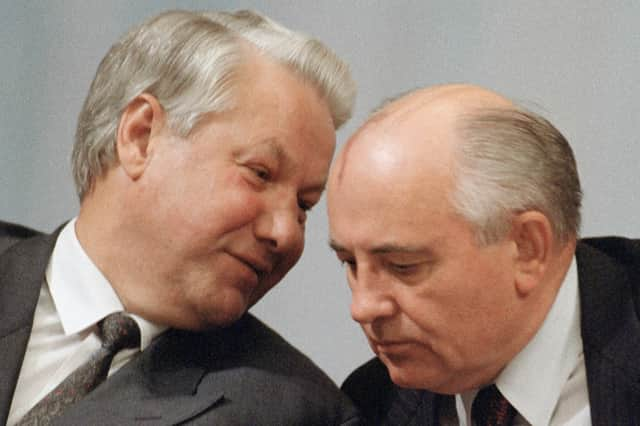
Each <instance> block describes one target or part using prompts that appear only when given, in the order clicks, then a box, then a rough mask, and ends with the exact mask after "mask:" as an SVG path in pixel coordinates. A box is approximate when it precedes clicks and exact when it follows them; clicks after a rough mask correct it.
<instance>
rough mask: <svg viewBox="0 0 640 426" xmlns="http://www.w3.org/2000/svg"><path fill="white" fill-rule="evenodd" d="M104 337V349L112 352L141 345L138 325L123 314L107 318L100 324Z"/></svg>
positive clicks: (115, 314)
mask: <svg viewBox="0 0 640 426" xmlns="http://www.w3.org/2000/svg"><path fill="white" fill-rule="evenodd" d="M98 327H99V328H100V333H101V335H102V347H104V348H105V349H107V350H108V351H110V352H118V351H119V350H121V349H124V348H134V347H136V346H138V345H140V329H139V328H138V324H136V322H135V321H134V320H133V319H132V318H131V317H128V316H127V315H125V314H124V313H122V312H116V313H114V314H111V315H109V316H107V317H106V318H105V319H103V320H102V321H100V323H99V324H98Z"/></svg>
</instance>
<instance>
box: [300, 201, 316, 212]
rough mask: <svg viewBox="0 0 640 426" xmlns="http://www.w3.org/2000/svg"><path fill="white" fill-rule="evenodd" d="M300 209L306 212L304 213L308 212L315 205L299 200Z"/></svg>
mask: <svg viewBox="0 0 640 426" xmlns="http://www.w3.org/2000/svg"><path fill="white" fill-rule="evenodd" d="M298 207H300V210H302V211H304V212H308V211H310V210H311V209H312V208H313V203H308V202H306V201H304V200H299V201H298Z"/></svg>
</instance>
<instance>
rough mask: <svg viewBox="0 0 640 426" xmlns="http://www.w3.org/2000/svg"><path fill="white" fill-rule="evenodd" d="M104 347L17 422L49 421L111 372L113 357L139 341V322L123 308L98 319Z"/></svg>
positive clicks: (27, 425)
mask: <svg viewBox="0 0 640 426" xmlns="http://www.w3.org/2000/svg"><path fill="white" fill-rule="evenodd" d="M98 329H99V330H100V334H101V338H102V347H101V348H100V349H99V350H98V351H97V352H96V353H94V354H93V355H92V357H91V359H89V361H87V362H86V363H85V364H83V365H81V366H80V367H78V369H77V370H75V371H74V372H73V373H71V374H70V375H69V376H68V377H67V378H66V379H64V380H63V381H62V383H60V384H59V385H58V386H57V387H56V388H55V389H54V390H52V391H51V392H50V393H49V394H47V396H45V397H44V398H43V399H42V400H40V402H38V403H37V404H36V405H35V406H34V407H33V408H32V409H31V410H30V411H29V412H28V413H27V414H25V416H24V417H23V418H22V419H21V420H20V421H19V422H18V423H17V425H16V426H31V425H37V426H42V425H48V424H49V423H51V422H52V421H53V419H55V418H56V417H58V416H59V415H60V414H62V412H63V411H64V409H65V408H67V407H68V406H70V405H71V404H73V403H75V402H76V401H78V400H80V399H81V398H82V397H84V396H85V395H87V394H88V393H89V392H91V391H92V390H93V389H95V388H96V387H97V386H98V385H99V384H100V383H102V382H103V381H104V380H105V379H106V378H107V375H108V373H109V368H110V366H111V361H113V357H114V356H115V355H116V353H118V352H119V351H120V350H121V349H124V348H133V347H136V346H138V345H140V330H139V328H138V325H137V324H136V322H135V321H134V320H133V319H132V318H130V317H128V316H126V315H125V314H123V313H122V312H119V313H115V314H111V315H109V316H108V317H106V318H105V319H104V320H102V321H100V323H98Z"/></svg>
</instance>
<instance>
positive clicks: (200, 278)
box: [0, 11, 358, 425]
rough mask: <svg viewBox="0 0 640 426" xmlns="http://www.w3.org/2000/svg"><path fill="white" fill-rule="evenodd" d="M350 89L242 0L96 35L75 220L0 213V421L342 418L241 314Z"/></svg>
mask: <svg viewBox="0 0 640 426" xmlns="http://www.w3.org/2000/svg"><path fill="white" fill-rule="evenodd" d="M354 96H355V86H354V83H353V81H352V79H351V77H350V74H349V71H348V67H347V66H346V65H345V64H344V63H343V62H342V61H341V60H340V59H339V58H338V57H336V55H335V54H334V53H333V52H331V51H330V50H329V49H328V48H327V47H325V46H324V45H323V44H321V43H320V42H318V41H317V40H314V39H312V38H309V37H307V36H305V35H303V34H300V33H297V32H294V31H291V30H288V29H286V28H284V27H282V26H280V25H279V24H277V23H275V22H273V21H271V20H270V19H268V18H266V17H263V16H261V15H259V14H257V13H254V12H249V11H240V12H236V13H224V12H215V13H196V12H187V11H170V12H166V13H163V14H161V15H159V16H156V17H153V18H151V19H150V20H148V21H146V22H145V23H143V24H142V25H140V26H138V27H136V28H134V29H132V30H131V31H130V32H129V33H127V34H126V35H124V36H123V37H122V38H121V39H120V40H119V41H118V42H117V43H116V44H114V45H113V46H112V48H111V50H110V51H109V52H108V53H107V55H106V56H105V57H104V59H103V60H102V62H101V63H100V66H99V68H98V71H97V73H96V76H95V79H94V81H93V83H92V85H91V88H90V90H89V94H88V96H87V99H86V101H85V104H84V106H83V109H82V111H81V113H80V116H79V123H78V129H77V135H76V141H75V146H74V149H73V156H72V157H73V158H72V161H73V174H74V177H75V182H76V186H77V192H78V195H79V198H80V211H79V214H78V216H77V218H74V219H73V220H71V221H70V222H68V223H67V224H65V225H63V226H61V227H60V229H58V230H57V231H56V232H54V233H53V234H52V235H43V234H41V233H39V232H36V231H33V230H30V229H27V228H24V227H21V226H18V225H13V224H8V223H0V313H1V319H2V321H0V378H1V379H0V424H4V423H5V422H8V424H9V425H31V424H34V425H36V424H37V425H45V424H64V425H70V424H71V425H86V424H100V425H107V424H108V425H127V424H141V423H144V424H154V425H158V424H162V425H164V424H167V425H168V424H178V423H179V424H191V423H197V424H216V425H232V424H233V425H237V424H243V425H245V424H246V425H249V424H251V425H345V424H348V425H352V424H357V423H358V418H357V413H356V412H355V409H354V407H353V406H352V404H351V403H350V401H349V400H348V398H346V397H345V396H344V395H343V394H342V393H341V392H340V391H339V389H337V387H336V386H335V385H334V384H333V383H332V382H331V380H330V379H329V378H328V377H327V376H326V375H325V374H324V373H322V372H321V371H320V370H319V369H318V367H316V366H315V365H314V364H313V363H312V362H311V361H310V360H309V359H308V358H307V357H305V356H304V355H302V354H301V353H300V352H298V351H297V350H296V349H294V348H293V347H291V346H290V345H289V344H288V343H287V342H285V341H284V340H283V339H282V338H281V337H280V336H278V335H277V334H276V333H275V332H274V331H272V330H270V329H269V328H268V327H267V326H265V325H264V324H262V323H261V322H260V321H259V320H257V319H256V318H254V317H253V316H251V315H250V314H248V313H247V310H248V309H249V307H251V306H252V305H253V304H254V303H256V302H257V301H258V300H259V299H260V298H261V297H262V296H263V295H264V294H265V293H266V292H267V291H269V290H270V289H271V288H272V287H273V286H275V285H276V284H277V283H278V282H279V281H280V280H281V279H282V277H283V276H284V275H285V274H286V273H287V272H288V271H289V269H290V268H291V267H292V266H293V265H294V264H295V263H296V262H297V260H298V259H299V257H300V255H301V253H302V249H303V245H304V230H305V229H304V228H305V219H306V215H307V212H308V210H309V209H311V208H312V207H313V206H314V205H315V204H316V203H317V202H318V200H319V199H320V196H321V195H322V192H323V189H324V186H325V181H326V178H327V174H328V169H329V163H330V161H331V158H332V155H333V151H334V146H335V130H336V129H337V128H338V127H340V126H341V125H342V124H343V123H344V122H345V121H346V120H347V119H348V118H349V117H350V115H351V110H352V107H353V101H354Z"/></svg>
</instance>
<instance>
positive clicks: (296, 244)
mask: <svg viewBox="0 0 640 426" xmlns="http://www.w3.org/2000/svg"><path fill="white" fill-rule="evenodd" d="M299 218H300V212H299V207H298V206H297V204H296V205H295V206H286V205H279V206H278V207H276V208H273V209H269V210H266V211H265V212H263V213H262V214H261V215H260V217H259V218H258V220H257V221H256V224H255V228H254V232H255V235H256V238H258V240H260V241H265V242H267V244H268V246H269V248H270V249H271V250H272V251H273V252H276V253H282V254H286V253H291V252H301V251H302V248H303V245H304V224H303V223H301V222H300V220H299Z"/></svg>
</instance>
